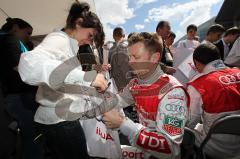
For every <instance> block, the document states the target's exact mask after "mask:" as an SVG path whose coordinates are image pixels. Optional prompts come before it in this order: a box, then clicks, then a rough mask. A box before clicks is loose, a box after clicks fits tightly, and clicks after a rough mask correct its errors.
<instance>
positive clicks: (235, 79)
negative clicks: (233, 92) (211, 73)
mask: <svg viewBox="0 0 240 159" xmlns="http://www.w3.org/2000/svg"><path fill="white" fill-rule="evenodd" d="M219 81H220V82H221V83H222V84H225V85H229V84H234V83H239V82H240V72H239V73H236V74H232V75H225V76H220V77H219Z"/></svg>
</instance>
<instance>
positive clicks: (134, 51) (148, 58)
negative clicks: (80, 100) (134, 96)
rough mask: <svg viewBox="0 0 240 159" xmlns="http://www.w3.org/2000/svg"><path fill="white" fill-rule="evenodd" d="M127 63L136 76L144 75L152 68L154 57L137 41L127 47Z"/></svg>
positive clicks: (154, 62) (154, 61)
mask: <svg viewBox="0 0 240 159" xmlns="http://www.w3.org/2000/svg"><path fill="white" fill-rule="evenodd" d="M128 54H129V64H130V66H131V67H132V68H133V70H134V73H135V74H136V75H138V76H144V75H146V74H147V73H149V71H151V70H152V69H153V68H154V65H155V64H156V59H154V58H153V57H152V56H153V55H151V54H150V52H149V51H148V50H147V49H145V47H144V44H143V43H142V42H137V43H136V44H133V45H131V46H129V47H128Z"/></svg>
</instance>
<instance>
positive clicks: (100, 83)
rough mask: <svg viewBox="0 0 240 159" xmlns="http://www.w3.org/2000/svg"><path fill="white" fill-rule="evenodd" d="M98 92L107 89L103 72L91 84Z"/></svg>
mask: <svg viewBox="0 0 240 159" xmlns="http://www.w3.org/2000/svg"><path fill="white" fill-rule="evenodd" d="M91 86H92V87H95V88H96V89H97V91H98V92H104V91H105V90H106V89H107V81H106V79H105V77H104V75H103V74H101V73H98V74H97V76H96V78H95V80H94V81H93V82H92V84H91Z"/></svg>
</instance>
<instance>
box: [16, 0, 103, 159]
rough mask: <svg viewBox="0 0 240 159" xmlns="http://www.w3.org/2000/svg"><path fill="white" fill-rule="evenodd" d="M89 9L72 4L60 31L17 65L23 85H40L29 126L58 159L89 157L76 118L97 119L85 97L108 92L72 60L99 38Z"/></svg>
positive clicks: (97, 76)
mask: <svg viewBox="0 0 240 159" xmlns="http://www.w3.org/2000/svg"><path fill="white" fill-rule="evenodd" d="M89 9H90V7H89V5H88V4H87V3H79V2H75V3H73V4H72V6H71V9H70V11H69V14H68V17H67V21H66V27H65V28H64V29H63V31H57V32H53V33H50V34H49V35H47V36H46V38H45V39H44V40H43V41H42V42H41V43H40V44H39V45H38V46H37V47H36V48H35V49H34V50H32V51H29V52H27V53H25V54H22V56H21V59H20V63H19V66H18V71H19V73H20V76H21V78H22V80H23V81H24V82H26V83H28V84H30V85H36V86H39V88H38V92H37V96H36V100H37V102H38V103H39V104H40V106H39V108H38V109H37V111H36V114H35V117H34V121H35V122H36V126H37V128H38V130H39V133H40V136H41V135H43V136H44V138H45V139H46V142H47V143H48V145H49V149H50V150H51V151H52V153H53V154H54V156H56V158H58V159H68V158H71V159H79V158H88V157H89V156H88V153H87V146H86V140H85V136H84V133H83V130H82V127H81V125H80V123H79V120H77V119H79V118H84V117H85V118H88V117H89V118H93V117H94V116H95V115H96V113H95V110H94V108H92V107H91V106H92V105H91V106H89V105H88V101H89V98H87V97H85V96H84V94H85V95H86V94H87V93H88V91H92V93H93V94H96V95H97V94H98V93H97V92H96V89H95V88H97V90H98V91H104V90H105V89H106V88H107V82H106V80H105V78H104V76H103V75H102V74H97V73H96V71H90V72H84V71H82V67H81V65H80V63H79V61H78V59H77V51H78V49H79V45H84V44H92V42H93V39H94V37H97V36H98V35H99V34H100V35H102V30H103V29H102V24H101V22H100V20H99V18H98V17H97V15H96V14H95V13H93V12H91V11H90V10H89ZM100 43H101V42H100ZM94 87H95V88H94ZM87 95H88V94H87ZM101 110H102V109H101ZM99 113H100V112H99Z"/></svg>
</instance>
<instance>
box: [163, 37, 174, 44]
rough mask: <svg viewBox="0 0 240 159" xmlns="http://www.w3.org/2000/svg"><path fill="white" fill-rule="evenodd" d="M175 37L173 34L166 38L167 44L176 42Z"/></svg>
mask: <svg viewBox="0 0 240 159" xmlns="http://www.w3.org/2000/svg"><path fill="white" fill-rule="evenodd" d="M174 39H175V38H174V37H173V36H169V37H168V38H167V39H166V40H165V44H166V45H167V46H171V45H172V44H173V42H174Z"/></svg>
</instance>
